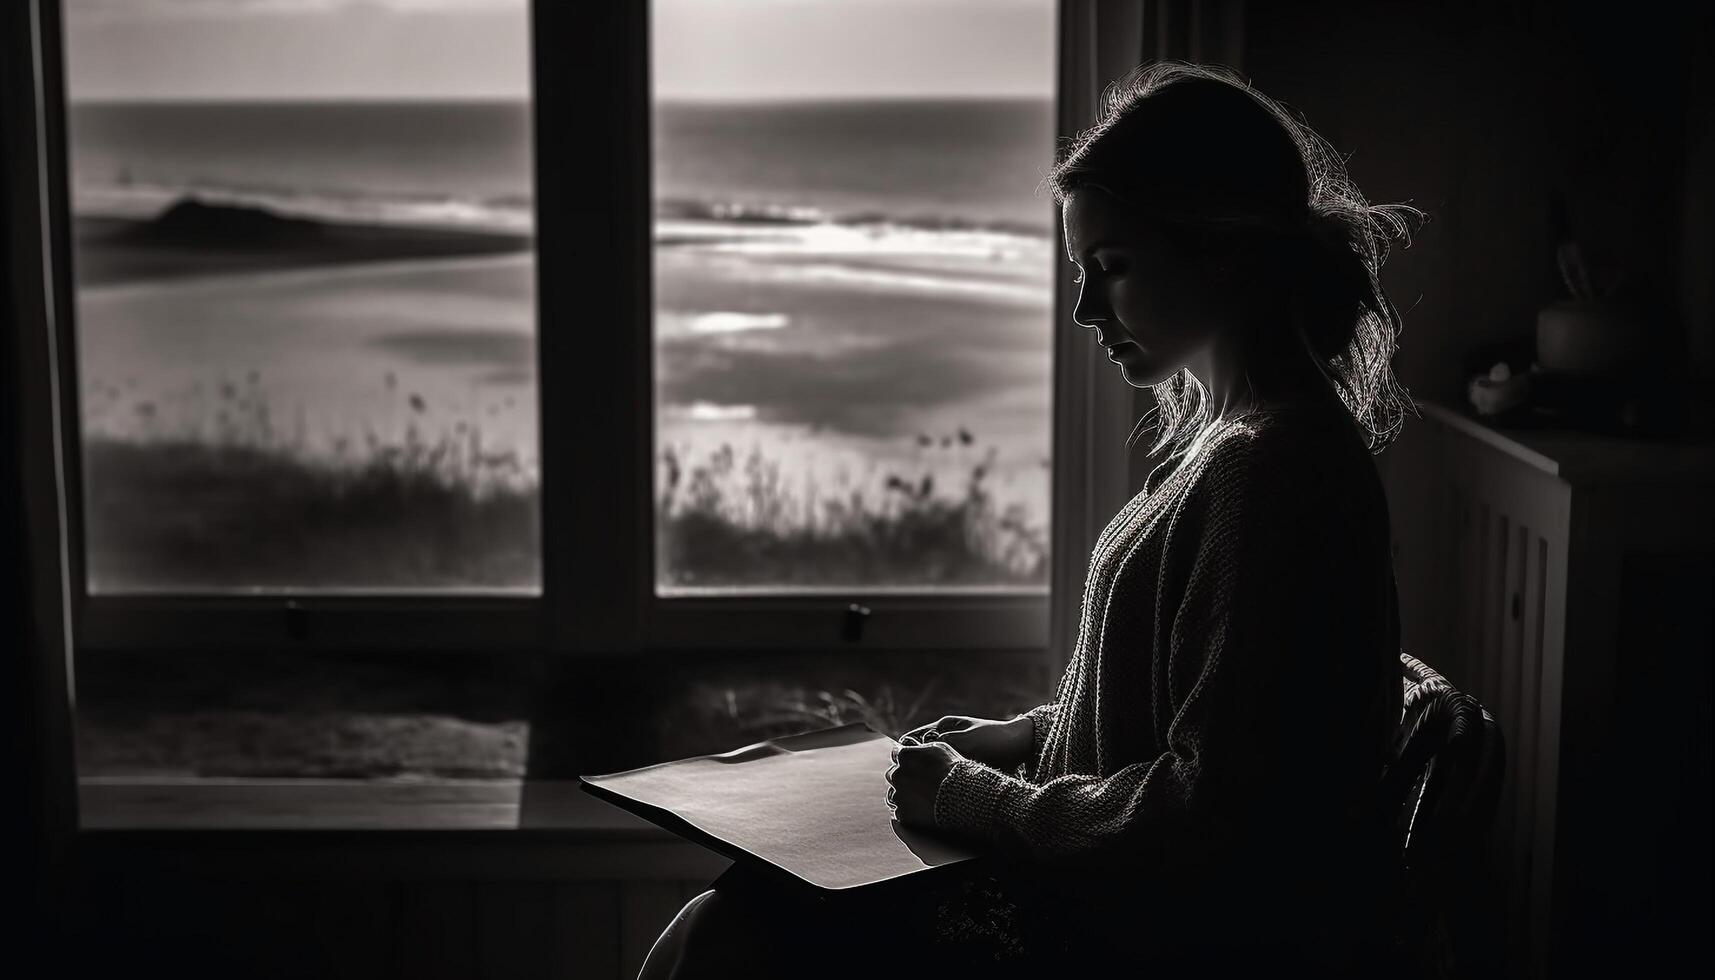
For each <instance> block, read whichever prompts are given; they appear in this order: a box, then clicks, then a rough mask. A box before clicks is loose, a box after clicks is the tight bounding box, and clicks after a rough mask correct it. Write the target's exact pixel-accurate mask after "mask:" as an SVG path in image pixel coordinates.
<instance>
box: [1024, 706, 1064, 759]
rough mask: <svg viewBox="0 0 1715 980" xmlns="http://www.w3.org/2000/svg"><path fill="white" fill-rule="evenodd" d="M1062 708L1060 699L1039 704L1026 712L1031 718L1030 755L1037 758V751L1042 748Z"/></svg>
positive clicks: (1026, 715) (1025, 714) (1027, 716)
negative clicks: (1043, 741)
mask: <svg viewBox="0 0 1715 980" xmlns="http://www.w3.org/2000/svg"><path fill="white" fill-rule="evenodd" d="M1059 710H1060V703H1059V702H1058V701H1049V702H1048V703H1047V704H1039V705H1037V706H1036V707H1034V708H1031V709H1030V710H1029V711H1026V712H1025V713H1024V717H1026V718H1029V719H1030V724H1031V738H1030V757H1031V758H1033V759H1034V758H1036V753H1037V752H1038V751H1039V750H1040V749H1041V748H1042V740H1043V739H1044V738H1047V737H1048V729H1050V728H1052V727H1053V726H1054V717H1055V715H1056V714H1057V713H1058V712H1059Z"/></svg>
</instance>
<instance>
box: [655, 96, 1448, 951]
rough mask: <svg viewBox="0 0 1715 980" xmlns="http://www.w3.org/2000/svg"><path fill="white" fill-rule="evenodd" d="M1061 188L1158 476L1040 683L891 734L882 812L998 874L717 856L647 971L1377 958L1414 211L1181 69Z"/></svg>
mask: <svg viewBox="0 0 1715 980" xmlns="http://www.w3.org/2000/svg"><path fill="white" fill-rule="evenodd" d="M1049 182H1050V184H1051V186H1052V189H1053V191H1054V194H1055V197H1056V199H1057V200H1058V201H1059V202H1060V204H1061V218H1062V223H1063V229H1064V238H1065V243H1066V246H1067V257H1068V259H1070V261H1071V263H1072V264H1073V266H1074V267H1075V268H1076V269H1077V271H1078V274H1079V276H1078V279H1077V282H1078V283H1079V296H1078V303H1077V307H1076V309H1075V311H1074V317H1073V318H1074V320H1075V321H1076V322H1077V323H1078V324H1080V325H1081V326H1084V327H1086V328H1090V329H1094V330H1096V331H1097V340H1098V342H1099V343H1100V344H1101V345H1102V347H1103V348H1104V349H1105V350H1106V351H1107V352H1108V357H1109V359H1110V360H1112V361H1114V362H1115V363H1117V364H1118V365H1119V368H1120V371H1121V373H1122V374H1123V375H1124V377H1125V379H1126V380H1127V381H1128V382H1129V383H1131V384H1133V385H1135V386H1137V387H1149V388H1151V389H1152V390H1153V393H1154V395H1155V400H1156V404H1157V409H1156V415H1157V436H1156V440H1155V443H1154V445H1153V447H1152V449H1151V450H1150V458H1151V459H1152V460H1154V461H1155V463H1156V465H1155V467H1154V468H1153V470H1152V471H1151V473H1150V475H1149V477H1148V479H1147V480H1146V481H1145V486H1144V488H1143V489H1142V491H1141V492H1139V493H1138V494H1137V495H1136V496H1135V497H1133V498H1132V499H1131V501H1130V502H1128V503H1127V504H1126V505H1125V507H1124V508H1122V509H1121V511H1120V513H1119V514H1118V515H1117V516H1116V517H1115V518H1114V519H1113V521H1112V522H1111V523H1110V524H1109V525H1108V527H1107V529H1106V530H1105V531H1104V532H1103V533H1102V535H1101V537H1100V538H1099V539H1098V541H1097V542H1096V545H1095V549H1094V553H1093V554H1092V557H1091V561H1090V567H1089V573H1088V578H1087V580H1086V582H1085V590H1084V599H1083V606H1082V613H1081V625H1080V630H1079V637H1078V642H1077V645H1076V648H1075V649H1074V651H1073V654H1072V657H1071V658H1070V661H1069V663H1068V665H1067V667H1066V670H1065V673H1064V674H1063V675H1062V677H1061V679H1060V683H1059V686H1058V689H1057V691H1056V692H1055V696H1054V699H1053V700H1052V701H1050V702H1048V703H1046V704H1043V705H1041V706H1039V707H1037V708H1034V709H1032V710H1030V711H1028V712H1026V713H1025V714H1023V715H1021V716H1019V717H1018V718H1015V719H1012V720H1010V721H991V720H984V719H973V718H964V717H949V718H943V719H942V720H941V721H940V722H937V723H936V724H935V725H931V726H924V727H923V728H920V729H917V730H915V731H913V732H910V733H907V734H906V735H905V736H904V737H902V739H901V742H900V746H899V748H897V749H896V751H895V756H894V757H895V765H894V766H893V767H892V768H891V769H890V770H889V773H888V779H889V782H890V789H889V792H888V796H889V802H890V804H891V805H893V806H894V808H895V816H896V819H897V820H898V821H899V822H900V823H902V824H907V825H912V826H916V827H921V828H926V829H933V830H936V831H938V832H941V833H945V834H950V835H958V836H962V837H965V838H967V839H969V840H971V841H973V842H975V843H977V844H978V845H979V846H982V847H984V848H985V849H987V850H988V851H990V852H991V853H993V854H995V855H996V856H997V857H998V859H999V862H1000V863H999V864H998V865H997V867H998V870H996V871H994V872H992V873H987V874H985V875H983V876H982V877H980V878H974V879H970V880H966V881H962V882H960V883H958V884H957V885H956V886H954V885H946V886H942V887H940V888H939V889H938V890H936V891H933V892H926V893H924V894H923V895H922V896H920V897H919V898H918V899H916V900H915V901H914V902H907V903H904V904H902V905H896V906H893V907H881V906H879V905H875V906H870V907H863V906H854V907H850V908H844V909H841V910H839V912H838V913H837V914H835V913H833V912H831V911H826V910H817V909H813V908H811V909H806V908H804V907H803V906H802V904H801V903H794V902H787V901H779V900H778V898H779V896H780V895H781V893H780V892H778V891H771V890H770V889H769V887H768V886H767V885H764V884H758V883H756V882H753V881H751V880H750V879H749V878H747V877H745V876H744V875H743V873H742V872H738V871H735V872H733V873H732V874H730V875H729V876H727V877H726V878H723V879H722V880H721V881H720V882H717V883H716V887H715V889H713V890H712V891H709V892H705V893H704V894H703V895H700V896H698V898H697V899H694V900H693V901H692V902H691V903H689V904H688V905H687V906H686V908H685V910H684V911H682V912H681V914H680V915H679V917H678V918H676V919H675V920H674V922H673V924H672V925H671V926H669V928H668V930H667V931H666V932H665V933H664V934H663V935H662V938H661V940H660V941H658V943H657V946H656V949H655V950H654V951H653V952H652V954H651V957H650V960H649V962H648V963H647V964H646V965H645V968H644V971H643V974H644V975H645V976H651V977H652V976H705V975H706V976H716V975H723V974H731V975H747V976H754V975H767V973H766V971H767V970H768V969H770V968H771V967H769V966H767V964H769V963H774V964H780V965H781V966H780V968H781V969H783V970H784V971H785V972H787V973H789V974H790V973H793V972H794V971H792V970H791V969H789V968H788V967H787V966H786V964H792V963H797V964H799V969H798V971H797V972H801V973H802V974H803V975H812V974H815V975H820V974H824V973H826V972H829V970H830V969H832V970H834V971H835V972H837V971H838V968H840V967H842V966H850V967H851V968H852V970H853V972H862V973H882V974H891V975H898V974H900V973H905V974H906V975H914V974H916V975H940V974H944V972H945V971H948V970H952V969H977V968H979V967H980V968H982V972H984V973H986V975H991V976H992V975H996V974H998V973H1006V972H1013V973H1017V974H1019V975H1024V974H1030V973H1037V974H1039V973H1040V972H1041V971H1043V970H1050V971H1054V975H1060V974H1067V972H1068V970H1069V969H1076V968H1082V969H1084V970H1086V971H1089V970H1094V969H1097V968H1098V967H1099V966H1111V967H1112V968H1123V969H1125V970H1126V971H1127V972H1140V971H1142V970H1146V969H1150V970H1154V971H1155V972H1157V973H1158V974H1166V975H1171V973H1172V972H1174V971H1175V970H1192V969H1195V970H1198V971H1199V972H1204V971H1207V970H1209V969H1211V968H1225V967H1231V966H1241V965H1246V964H1251V965H1256V966H1263V967H1266V968H1267V969H1268V970H1269V971H1270V972H1271V973H1274V974H1278V973H1280V972H1281V971H1282V970H1294V971H1296V970H1298V969H1304V970H1312V969H1313V970H1315V971H1317V972H1318V974H1320V975H1338V974H1342V973H1345V974H1352V975H1361V974H1363V973H1365V972H1367V971H1369V970H1370V969H1373V968H1375V966H1376V960H1375V956H1376V955H1377V949H1376V947H1378V946H1382V945H1385V937H1386V925H1387V923H1386V913H1387V911H1388V909H1389V907H1390V903H1391V901H1392V899H1393V894H1394V893H1393V889H1394V888H1395V887H1396V881H1395V879H1394V877H1393V871H1394V868H1393V864H1394V862H1395V860H1396V855H1397V850H1398V849H1397V845H1396V844H1395V843H1394V842H1393V841H1392V840H1391V836H1390V834H1389V826H1390V822H1389V815H1388V814H1387V813H1386V812H1385V805H1384V803H1383V801H1381V800H1380V799H1379V798H1378V795H1377V793H1376V788H1377V782H1378V779H1379V777H1380V774H1381V771H1382V767H1383V765H1384V762H1385V759H1386V757H1387V753H1388V750H1389V746H1390V744H1391V738H1392V735H1393V731H1394V728H1395V726H1396V725H1397V723H1398V721H1399V717H1400V711H1401V684H1400V673H1399V671H1400V668H1399V660H1398V654H1399V634H1398V623H1397V602H1396V598H1395V591H1394V579H1393V571H1392V554H1391V548H1390V535H1389V519H1388V513H1387V504H1386V501H1385V498H1384V497H1383V494H1382V489H1381V486H1380V481H1379V478H1378V476H1377V473H1376V470H1375V466H1374V464H1373V461H1372V459H1371V456H1372V454H1374V453H1377V452H1380V451H1381V450H1382V449H1383V448H1385V447H1386V446H1387V445H1388V444H1389V443H1390V442H1391V441H1392V439H1393V438H1394V436H1395V435H1396V434H1397V431H1398V429H1399V426H1400V425H1401V422H1402V419H1403V415H1404V412H1405V410H1406V406H1407V404H1408V402H1407V401H1406V399H1405V397H1404V396H1405V392H1404V389H1403V388H1401V387H1400V386H1399V385H1398V383H1397V382H1396V381H1395V379H1394V377H1393V373H1392V369H1391V366H1390V361H1391V358H1392V355H1393V352H1394V350H1395V346H1396V344H1395V340H1396V337H1397V335H1398V331H1399V326H1400V321H1399V315H1398V313H1397V311H1396V310H1395V309H1394V307H1393V305H1392V304H1391V303H1390V302H1389V300H1388V298H1387V296H1386V293H1385V292H1384V291H1383V289H1382V288H1381V284H1380V281H1379V278H1378V272H1379V269H1380V267H1381V264H1382V262H1383V261H1384V259H1385V257H1386V239H1387V238H1388V236H1389V233H1401V232H1404V231H1405V230H1406V229H1405V224H1404V221H1403V220H1402V216H1403V215H1406V214H1419V213H1418V212H1415V211H1414V210H1413V209H1411V208H1407V207H1399V206H1372V205H1369V204H1368V203H1367V202H1365V200H1364V199H1363V197H1362V196H1361V195H1360V194H1359V192H1358V190H1357V188H1356V187H1355V186H1353V184H1352V183H1351V182H1350V181H1349V180H1348V179H1347V178H1346V177H1345V175H1344V172H1343V168H1342V166H1341V160H1340V157H1339V156H1338V155H1337V154H1336V153H1334V152H1333V150H1332V149H1331V148H1330V147H1328V146H1327V144H1326V143H1324V142H1323V141H1322V140H1321V139H1320V138H1318V137H1317V136H1316V135H1315V134H1314V133H1313V132H1311V131H1310V130H1309V128H1308V127H1307V126H1305V125H1304V124H1303V123H1302V122H1301V121H1299V120H1297V119H1296V118H1294V117H1293V116H1292V115H1291V114H1289V113H1288V112H1287V111H1286V110H1284V109H1283V108H1282V107H1281V106H1280V105H1278V104H1277V103H1275V102H1273V101H1271V100H1269V99H1268V98H1266V97H1264V96H1262V95H1261V94H1259V93H1257V92H1255V91H1254V90H1252V89H1250V88H1249V86H1248V85H1247V84H1246V83H1245V82H1243V81H1242V80H1241V79H1240V78H1238V77H1237V76H1236V75H1234V74H1233V73H1232V72H1230V71H1227V70H1225V69H1221V68H1215V67H1206V66H1195V65H1187V64H1183V63H1177V62H1161V63H1156V64H1154V65H1152V66H1149V67H1147V68H1143V69H1140V70H1138V71H1136V72H1134V73H1132V75H1131V76H1130V77H1128V78H1127V79H1125V80H1124V81H1123V82H1121V83H1119V84H1118V85H1116V86H1115V87H1114V88H1113V89H1111V90H1110V92H1109V94H1108V98H1107V101H1106V106H1105V112H1104V114H1103V118H1102V119H1101V121H1100V122H1099V123H1098V124H1097V125H1096V126H1095V127H1093V128H1092V129H1090V130H1089V131H1087V132H1085V133H1084V134H1082V135H1081V136H1080V137H1079V138H1078V139H1077V140H1076V141H1075V142H1074V143H1073V144H1072V146H1071V147H1070V148H1069V151H1068V152H1067V153H1065V154H1064V155H1063V157H1062V159H1061V160H1060V162H1059V163H1058V164H1057V165H1056V166H1055V168H1054V170H1053V172H1052V173H1051V174H1050V176H1049ZM1141 428H1142V425H1141V423H1140V425H1139V431H1141ZM1136 434H1137V433H1136V432H1134V433H1133V436H1134V439H1135V437H1136ZM765 951H767V952H765ZM806 957H808V959H806ZM734 971H739V972H737V973H734ZM1140 975H1141V973H1140Z"/></svg>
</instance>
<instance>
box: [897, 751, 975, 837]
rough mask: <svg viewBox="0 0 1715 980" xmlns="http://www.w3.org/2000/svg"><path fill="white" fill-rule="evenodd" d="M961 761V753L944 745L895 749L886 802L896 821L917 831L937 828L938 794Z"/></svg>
mask: <svg viewBox="0 0 1715 980" xmlns="http://www.w3.org/2000/svg"><path fill="white" fill-rule="evenodd" d="M959 758H960V756H959V753H958V751H957V750H956V749H954V748H953V747H952V746H950V745H948V744H947V743H945V742H928V743H924V744H921V745H907V744H906V743H904V742H901V743H900V744H899V745H897V746H895V747H894V749H893V766H892V768H890V769H888V770H887V782H888V788H887V802H888V805H889V806H891V807H893V819H895V820H897V821H899V822H900V823H903V824H911V825H913V826H918V827H933V826H935V791H936V790H938V789H940V788H941V780H942V779H943V778H945V777H946V775H947V770H949V769H951V768H953V763H955V762H957V761H959Z"/></svg>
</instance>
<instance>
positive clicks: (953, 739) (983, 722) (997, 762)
mask: <svg viewBox="0 0 1715 980" xmlns="http://www.w3.org/2000/svg"><path fill="white" fill-rule="evenodd" d="M1035 739H1036V723H1035V722H1033V721H1032V720H1031V719H1029V718H1027V717H1025V716H1023V715H1020V716H1018V717H1017V718H1014V719H1012V720H1011V721H995V720H993V719H991V718H969V717H966V716H964V715H948V716H947V717H945V718H942V719H941V720H940V721H937V722H934V723H933V724H929V725H922V726H920V727H917V728H913V729H912V730H910V731H908V732H906V733H905V734H904V735H901V736H899V744H900V745H922V744H930V743H934V742H943V743H945V744H947V745H950V746H952V747H953V748H955V749H957V750H958V751H959V754H960V755H962V756H964V757H965V758H967V759H974V760H976V761H977V762H981V763H985V764H987V765H991V766H993V767H995V768H996V769H999V770H1001V771H1002V772H1011V771H1012V770H1014V769H1017V768H1018V767H1019V766H1021V765H1023V764H1024V763H1025V762H1026V761H1028V760H1029V758H1030V749H1031V746H1032V745H1034V744H1035Z"/></svg>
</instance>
